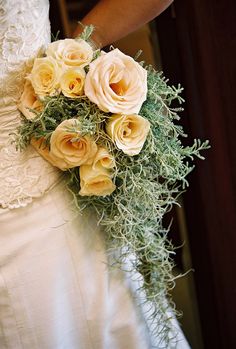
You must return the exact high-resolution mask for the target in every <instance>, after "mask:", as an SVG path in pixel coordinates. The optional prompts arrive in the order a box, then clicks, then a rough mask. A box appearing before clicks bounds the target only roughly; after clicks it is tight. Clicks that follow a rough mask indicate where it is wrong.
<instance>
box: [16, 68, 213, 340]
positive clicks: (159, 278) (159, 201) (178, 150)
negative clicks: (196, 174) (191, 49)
mask: <svg viewBox="0 0 236 349" xmlns="http://www.w3.org/2000/svg"><path fill="white" fill-rule="evenodd" d="M146 69H147V70H148V98H147V100H146V101H145V103H144V104H143V106H142V108H141V111H140V115H142V116H143V117H145V118H147V119H148V120H149V121H150V123H151V131H150V133H149V135H148V137H147V140H146V142H145V146H144V148H143V149H142V151H141V153H140V154H139V155H138V156H134V157H130V156H128V155H125V154H124V153H123V152H122V151H120V150H119V149H117V148H116V146H115V144H113V143H112V142H111V140H110V139H109V137H108V136H107V134H106V133H105V130H104V123H105V121H106V119H107V118H108V117H109V115H110V114H109V113H104V112H103V111H101V110H100V109H98V107H97V106H96V105H95V104H93V103H91V102H90V101H89V100H88V99H87V98H86V97H81V98H78V99H69V98H67V97H64V96H62V95H59V96H57V97H48V98H45V99H44V100H43V103H44V111H43V112H42V113H41V114H38V115H37V117H36V118H35V119H34V120H33V121H27V120H24V121H23V123H22V125H21V127H20V129H19V133H18V136H17V137H18V138H17V144H18V147H19V148H20V149H23V148H24V147H26V146H27V145H28V144H29V142H30V139H31V137H36V138H41V137H44V138H45V139H47V140H48V141H49V140H50V136H51V134H52V132H53V130H54V129H55V127H56V126H57V125H58V124H59V123H60V122H62V121H63V120H65V119H69V118H74V117H78V118H79V119H80V121H81V123H82V130H83V132H84V134H90V135H93V136H94V137H95V138H96V141H97V142H98V143H101V144H103V145H106V146H107V147H108V149H109V150H110V152H111V153H112V154H113V156H114V157H115V159H116V164H117V167H116V170H115V182H116V185H117V189H116V191H115V192H114V193H113V194H112V195H111V196H106V197H96V196H93V197H82V196H79V194H78V192H79V187H80V183H79V176H78V168H75V169H71V170H70V171H68V186H69V188H70V190H71V191H72V192H73V194H74V197H75V201H76V204H77V206H78V209H79V210H80V211H83V210H84V209H85V208H86V207H93V208H94V209H95V211H96V213H97V215H98V219H99V224H100V225H101V226H102V227H103V229H104V231H105V234H106V243H107V250H108V252H113V251H114V250H116V251H117V249H119V250H120V251H122V252H121V254H120V255H119V257H117V260H116V265H117V264H118V265H120V266H121V267H122V265H123V264H122V261H123V260H124V259H126V258H127V257H132V256H135V258H131V260H132V262H131V263H132V266H131V269H134V270H136V271H137V273H138V275H140V292H145V295H146V302H148V304H149V303H151V304H152V309H153V311H152V314H151V317H152V320H153V321H154V322H156V326H155V329H156V331H158V332H161V333H158V336H159V337H160V338H161V340H162V343H168V340H169V339H170V328H171V322H170V313H169V307H170V300H169V302H167V301H166V299H167V297H168V295H169V291H170V290H171V289H172V288H173V287H174V283H175V278H174V276H173V274H172V268H173V261H172V258H171V257H172V255H173V254H174V248H173V246H172V244H171V242H170V241H169V240H168V237H167V233H168V229H165V228H164V227H163V216H164V215H165V213H166V212H168V211H170V210H171V208H172V206H173V205H175V204H177V198H178V196H179V195H180V194H181V193H182V192H183V190H184V189H185V188H186V186H187V185H188V181H187V179H186V176H187V175H188V174H189V173H190V172H191V171H192V169H193V167H194V166H193V165H192V164H191V161H192V159H193V157H199V158H202V156H201V154H200V151H202V150H204V149H207V148H209V144H208V142H207V141H206V142H204V143H201V142H200V141H199V140H195V141H194V144H193V145H192V146H188V147H184V146H183V145H182V143H181V140H180V138H181V137H182V136H185V134H184V132H183V130H182V127H181V126H179V125H176V124H175V123H174V121H175V120H179V115H178V112H179V111H181V108H177V109H176V108H172V107H171V104H172V102H173V101H177V102H178V103H179V104H180V105H181V103H182V102H183V99H182V98H181V97H180V93H181V91H182V89H181V87H180V86H178V87H177V88H175V87H170V86H168V84H167V81H166V79H165V78H164V77H163V76H162V75H161V74H160V73H157V72H156V71H155V70H153V68H151V67H147V68H146ZM165 345H167V344H165Z"/></svg>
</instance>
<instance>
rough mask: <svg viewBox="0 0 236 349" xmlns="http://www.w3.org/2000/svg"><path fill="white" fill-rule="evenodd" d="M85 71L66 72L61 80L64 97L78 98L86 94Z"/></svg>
mask: <svg viewBox="0 0 236 349" xmlns="http://www.w3.org/2000/svg"><path fill="white" fill-rule="evenodd" d="M84 80H85V71H84V70H83V69H81V68H76V69H68V70H66V71H65V72H64V73H63V74H62V76H61V80H60V87H61V91H62V93H63V95H64V96H66V97H70V98H78V97H80V96H81V95H82V94H83V92H84Z"/></svg>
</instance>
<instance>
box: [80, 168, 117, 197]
mask: <svg viewBox="0 0 236 349" xmlns="http://www.w3.org/2000/svg"><path fill="white" fill-rule="evenodd" d="M79 171H80V188H81V189H80V192H79V194H80V195H81V196H92V195H95V196H106V195H110V194H111V193H113V191H114V190H115V189H116V186H115V184H114V183H113V181H112V176H111V173H110V171H109V170H108V169H105V168H104V167H102V166H101V165H97V166H95V167H93V166H89V165H82V166H80V169H79Z"/></svg>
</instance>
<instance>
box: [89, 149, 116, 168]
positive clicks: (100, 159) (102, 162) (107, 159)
mask: <svg viewBox="0 0 236 349" xmlns="http://www.w3.org/2000/svg"><path fill="white" fill-rule="evenodd" d="M98 165H99V166H102V167H104V168H106V169H111V168H113V167H115V159H114V157H113V156H112V155H111V154H110V153H109V151H108V150H107V149H106V148H105V147H98V151H97V153H96V155H95V157H94V160H93V168H95V167H96V166H98Z"/></svg>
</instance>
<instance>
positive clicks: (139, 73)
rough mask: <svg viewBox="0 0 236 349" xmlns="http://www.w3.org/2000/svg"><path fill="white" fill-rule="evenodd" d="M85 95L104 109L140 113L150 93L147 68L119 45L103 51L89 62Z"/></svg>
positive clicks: (112, 111)
mask: <svg viewBox="0 0 236 349" xmlns="http://www.w3.org/2000/svg"><path fill="white" fill-rule="evenodd" d="M85 95H86V96H87V97H88V98H89V99H90V100H91V101H92V102H94V103H95V104H97V105H98V107H99V109H101V110H103V111H105V112H111V113H115V114H122V113H125V114H132V113H138V112H139V110H140V108H141V106H142V104H143V102H144V101H145V100H146V97H147V71H146V70H145V69H144V68H142V67H141V65H140V64H138V63H137V62H135V60H134V59H133V58H132V57H129V56H127V55H125V54H124V53H122V52H121V51H120V50H118V49H115V50H113V51H110V52H108V53H104V54H102V55H101V56H100V57H98V58H97V59H95V60H94V61H93V62H92V63H91V64H90V65H89V72H88V74H87V76H86V79H85Z"/></svg>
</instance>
